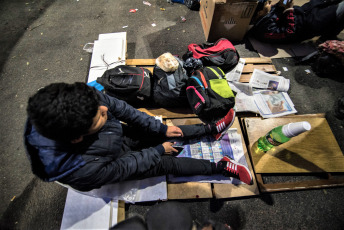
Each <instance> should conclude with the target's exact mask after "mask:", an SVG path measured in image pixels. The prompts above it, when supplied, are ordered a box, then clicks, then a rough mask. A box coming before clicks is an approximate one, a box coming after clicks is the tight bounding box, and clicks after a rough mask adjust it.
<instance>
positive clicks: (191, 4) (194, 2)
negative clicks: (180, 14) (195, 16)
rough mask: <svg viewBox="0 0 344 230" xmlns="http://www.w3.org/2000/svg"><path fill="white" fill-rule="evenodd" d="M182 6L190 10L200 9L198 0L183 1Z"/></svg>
mask: <svg viewBox="0 0 344 230" xmlns="http://www.w3.org/2000/svg"><path fill="white" fill-rule="evenodd" d="M184 4H185V5H186V6H187V7H188V8H189V9H190V10H195V11H199V8H200V6H201V5H200V0H184Z"/></svg>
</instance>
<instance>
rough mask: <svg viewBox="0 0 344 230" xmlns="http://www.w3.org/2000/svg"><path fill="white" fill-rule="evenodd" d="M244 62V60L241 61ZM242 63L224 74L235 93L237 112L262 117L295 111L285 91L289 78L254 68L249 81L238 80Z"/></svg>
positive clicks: (282, 114) (288, 85)
mask: <svg viewBox="0 0 344 230" xmlns="http://www.w3.org/2000/svg"><path fill="white" fill-rule="evenodd" d="M242 63H244V62H242ZM242 63H241V64H238V65H237V66H236V68H235V69H234V71H231V72H229V74H228V75H227V74H226V78H227V81H228V85H229V86H230V87H231V89H232V90H233V91H235V92H236V93H237V95H236V97H235V110H236V111H237V112H253V113H259V114H260V115H261V116H262V117H263V118H270V117H280V116H284V115H288V114H293V113H297V111H296V110H295V108H294V104H293V102H292V101H291V99H290V97H289V95H288V94H287V91H288V90H289V87H290V80H289V79H286V78H284V77H282V76H274V75H272V74H269V73H266V72H264V71H261V70H258V69H254V70H253V73H252V76H251V78H250V82H249V83H242V82H239V80H240V77H239V78H238V77H237V75H241V73H242V69H243V67H242Z"/></svg>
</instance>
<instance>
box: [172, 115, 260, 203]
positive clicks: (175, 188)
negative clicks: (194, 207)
mask: <svg viewBox="0 0 344 230" xmlns="http://www.w3.org/2000/svg"><path fill="white" fill-rule="evenodd" d="M200 123H202V122H201V120H199V119H198V118H188V119H167V120H166V124H169V125H171V124H174V125H193V124H200ZM232 127H233V128H237V130H238V133H239V134H240V135H241V140H242V143H243V149H244V154H245V158H246V161H247V164H248V168H249V169H250V171H251V174H252V175H253V185H247V184H241V185H233V184H210V183H198V182H189V183H176V184H173V183H169V184H168V199H192V198H212V197H214V198H217V199H220V198H232V197H242V196H253V195H258V194H259V190H258V185H257V181H256V178H255V177H254V172H253V168H252V164H251V161H250V158H249V155H248V152H247V149H246V145H245V142H244V138H243V136H242V131H241V127H240V123H239V120H238V118H236V119H235V122H234V123H233V125H232Z"/></svg>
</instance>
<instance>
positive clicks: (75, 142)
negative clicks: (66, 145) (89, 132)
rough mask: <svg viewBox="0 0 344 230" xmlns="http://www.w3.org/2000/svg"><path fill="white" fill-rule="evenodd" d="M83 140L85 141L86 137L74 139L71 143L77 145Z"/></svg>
mask: <svg viewBox="0 0 344 230" xmlns="http://www.w3.org/2000/svg"><path fill="white" fill-rule="evenodd" d="M83 139H84V137H83V136H80V137H79V138H76V139H73V140H71V141H70V142H71V143H72V144H77V143H80V142H81V141H82V140H83Z"/></svg>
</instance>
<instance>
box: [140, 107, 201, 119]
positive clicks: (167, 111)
mask: <svg viewBox="0 0 344 230" xmlns="http://www.w3.org/2000/svg"><path fill="white" fill-rule="evenodd" d="M138 110H140V111H142V112H145V113H148V114H149V115H151V116H162V118H163V119H166V118H187V117H197V116H196V115H195V114H194V113H193V112H192V110H191V109H190V108H189V107H184V108H138Z"/></svg>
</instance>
